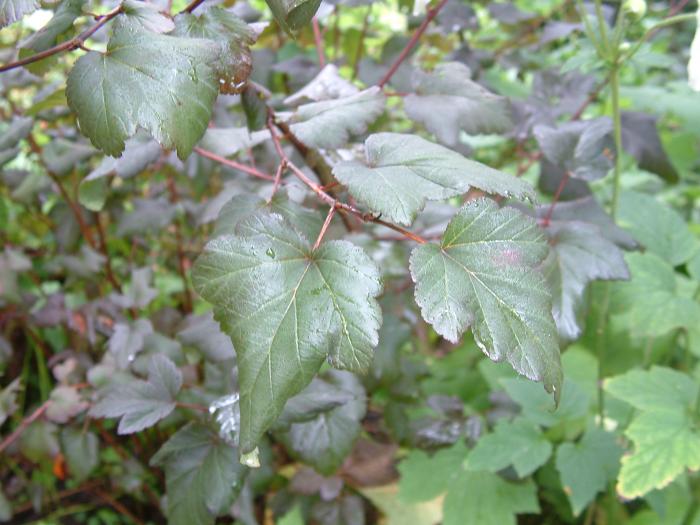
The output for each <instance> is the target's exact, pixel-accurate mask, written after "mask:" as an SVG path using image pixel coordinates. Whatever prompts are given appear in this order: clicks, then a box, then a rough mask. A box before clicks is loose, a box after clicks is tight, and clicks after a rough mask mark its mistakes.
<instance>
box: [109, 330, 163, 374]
mask: <svg viewBox="0 0 700 525" xmlns="http://www.w3.org/2000/svg"><path fill="white" fill-rule="evenodd" d="M152 332H153V325H152V324H151V322H150V321H149V320H147V319H137V320H136V321H134V322H133V323H117V324H115V325H114V332H113V333H112V336H111V337H110V338H109V343H108V348H109V352H110V353H111V354H112V355H113V356H114V358H115V359H116V361H117V366H118V367H119V368H122V369H124V368H127V367H128V366H129V363H131V362H132V361H133V360H134V359H135V358H136V354H138V353H139V352H140V351H141V350H143V343H144V338H145V337H146V336H147V335H148V334H150V333H152Z"/></svg>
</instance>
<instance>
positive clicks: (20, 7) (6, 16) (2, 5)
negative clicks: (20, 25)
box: [0, 0, 40, 28]
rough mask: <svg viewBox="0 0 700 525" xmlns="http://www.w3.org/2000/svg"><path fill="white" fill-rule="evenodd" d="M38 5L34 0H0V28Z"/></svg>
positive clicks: (35, 8)
mask: <svg viewBox="0 0 700 525" xmlns="http://www.w3.org/2000/svg"><path fill="white" fill-rule="evenodd" d="M39 6H40V4H39V2H37V1H36V0H0V28H1V27H5V26H6V25H10V24H13V23H14V22H16V21H17V20H21V19H22V17H23V16H24V15H26V14H29V13H31V12H32V11H36V10H37V9H38V8H39Z"/></svg>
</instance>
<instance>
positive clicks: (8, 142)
mask: <svg viewBox="0 0 700 525" xmlns="http://www.w3.org/2000/svg"><path fill="white" fill-rule="evenodd" d="M33 127H34V119H32V118H30V117H14V118H13V119H12V121H10V123H9V125H8V126H3V128H2V134H0V152H2V151H4V150H9V149H11V148H14V147H15V146H17V144H19V141H20V140H23V139H25V138H27V136H28V135H29V133H31V131H32V128H33ZM13 156H14V155H13Z"/></svg>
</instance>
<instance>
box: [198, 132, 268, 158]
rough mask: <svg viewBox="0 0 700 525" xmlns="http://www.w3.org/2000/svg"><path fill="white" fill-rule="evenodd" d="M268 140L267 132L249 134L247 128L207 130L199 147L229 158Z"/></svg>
mask: <svg viewBox="0 0 700 525" xmlns="http://www.w3.org/2000/svg"><path fill="white" fill-rule="evenodd" d="M269 138H270V132H269V131H268V130H262V131H253V132H252V133H251V132H250V131H248V128H209V129H207V131H206V132H205V133H204V136H203V137H202V140H201V141H200V142H199V146H200V147H202V148H204V149H206V150H209V151H212V152H214V153H216V154H217V155H220V156H222V157H231V156H233V155H235V154H236V153H238V152H240V151H243V150H246V149H249V148H254V147H255V146H257V145H258V144H261V143H263V142H265V141H266V140H269Z"/></svg>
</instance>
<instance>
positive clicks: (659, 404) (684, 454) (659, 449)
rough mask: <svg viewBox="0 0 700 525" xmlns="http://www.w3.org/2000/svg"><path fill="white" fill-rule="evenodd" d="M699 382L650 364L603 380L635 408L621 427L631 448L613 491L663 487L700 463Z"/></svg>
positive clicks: (628, 494)
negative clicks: (630, 420) (629, 421)
mask: <svg viewBox="0 0 700 525" xmlns="http://www.w3.org/2000/svg"><path fill="white" fill-rule="evenodd" d="M698 389H699V387H698V384H697V383H696V382H695V381H694V380H693V379H691V378H690V377H688V376H687V375H685V374H683V373H681V372H677V371H675V370H671V369H670V368H663V367H658V366H654V367H652V368H651V369H650V370H648V371H647V370H645V371H642V370H632V371H630V372H627V373H626V374H624V375H621V376H616V377H613V378H610V379H607V380H606V381H605V390H606V391H607V392H609V393H610V394H612V395H613V396H615V397H617V398H619V399H622V400H623V401H626V402H627V403H629V404H630V405H632V406H633V407H635V408H636V409H637V410H638V411H639V412H638V413H637V415H636V416H635V418H634V420H633V421H632V423H631V424H630V425H629V426H628V427H627V429H626V430H625V435H626V436H627V437H628V438H629V439H631V440H632V442H633V443H634V451H633V452H632V453H628V454H626V455H625V456H624V457H623V458H622V468H621V470H620V476H619V478H618V483H617V491H618V492H619V493H620V495H622V496H623V497H625V498H636V497H638V496H643V495H644V494H646V493H648V492H649V491H651V490H653V489H661V488H663V487H665V486H666V485H668V484H669V483H670V482H671V481H673V480H674V479H675V478H677V477H678V476H679V475H680V474H682V473H683V472H685V470H686V469H690V470H697V469H699V468H700V435H698V432H697V430H696V427H697V422H696V421H695V420H694V418H693V416H692V414H693V413H694V409H695V403H696V399H697V396H698Z"/></svg>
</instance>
